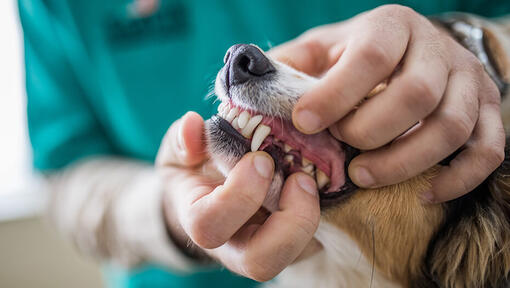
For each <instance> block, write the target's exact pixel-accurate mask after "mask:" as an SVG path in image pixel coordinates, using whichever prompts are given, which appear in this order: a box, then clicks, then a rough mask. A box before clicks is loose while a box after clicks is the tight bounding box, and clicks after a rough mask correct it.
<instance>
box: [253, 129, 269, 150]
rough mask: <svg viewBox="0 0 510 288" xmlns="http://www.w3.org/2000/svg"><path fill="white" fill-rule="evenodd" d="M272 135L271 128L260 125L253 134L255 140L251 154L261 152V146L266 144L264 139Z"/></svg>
mask: <svg viewBox="0 0 510 288" xmlns="http://www.w3.org/2000/svg"><path fill="white" fill-rule="evenodd" d="M270 133H271V128H270V127H269V126H266V125H259V127H257V129H256V130H255V133H253V139H251V152H255V151H257V150H259V147H260V145H262V142H264V139H266V137H267V136H268V135H269V134H270Z"/></svg>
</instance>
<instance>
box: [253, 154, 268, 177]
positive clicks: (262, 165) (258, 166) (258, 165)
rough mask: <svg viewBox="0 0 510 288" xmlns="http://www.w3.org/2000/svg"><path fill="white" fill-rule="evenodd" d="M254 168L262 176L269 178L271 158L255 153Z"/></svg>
mask: <svg viewBox="0 0 510 288" xmlns="http://www.w3.org/2000/svg"><path fill="white" fill-rule="evenodd" d="M253 164H254V165H255V170H257V173H259V175H260V176H262V177H263V178H271V177H272V174H273V160H272V159H270V158H268V157H267V156H263V155H255V158H254V159H253Z"/></svg>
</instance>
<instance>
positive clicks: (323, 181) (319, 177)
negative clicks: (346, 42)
mask: <svg viewBox="0 0 510 288" xmlns="http://www.w3.org/2000/svg"><path fill="white" fill-rule="evenodd" d="M315 180H316V181H317V187H318V188H319V189H322V188H324V186H326V185H328V184H329V181H330V179H329V177H328V175H326V173H324V172H323V171H322V170H320V169H317V171H316V173H315Z"/></svg>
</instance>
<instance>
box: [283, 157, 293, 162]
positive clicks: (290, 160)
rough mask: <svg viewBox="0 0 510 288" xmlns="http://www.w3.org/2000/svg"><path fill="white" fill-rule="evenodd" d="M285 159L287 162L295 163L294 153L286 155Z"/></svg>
mask: <svg viewBox="0 0 510 288" xmlns="http://www.w3.org/2000/svg"><path fill="white" fill-rule="evenodd" d="M283 160H285V162H289V163H294V155H285V156H284V157H283Z"/></svg>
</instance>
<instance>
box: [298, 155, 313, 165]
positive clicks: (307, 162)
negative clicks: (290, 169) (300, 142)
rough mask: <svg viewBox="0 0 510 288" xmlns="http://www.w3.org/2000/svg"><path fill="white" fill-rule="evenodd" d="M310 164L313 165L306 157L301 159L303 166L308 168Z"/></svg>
mask: <svg viewBox="0 0 510 288" xmlns="http://www.w3.org/2000/svg"><path fill="white" fill-rule="evenodd" d="M310 164H313V163H312V161H310V160H308V159H306V158H305V157H303V159H301V166H303V167H306V166H308V165H310Z"/></svg>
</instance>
